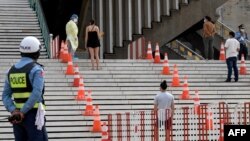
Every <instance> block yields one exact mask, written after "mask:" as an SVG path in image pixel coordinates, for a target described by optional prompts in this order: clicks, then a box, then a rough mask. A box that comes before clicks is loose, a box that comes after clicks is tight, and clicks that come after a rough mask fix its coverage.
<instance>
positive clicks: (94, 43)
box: [85, 20, 101, 70]
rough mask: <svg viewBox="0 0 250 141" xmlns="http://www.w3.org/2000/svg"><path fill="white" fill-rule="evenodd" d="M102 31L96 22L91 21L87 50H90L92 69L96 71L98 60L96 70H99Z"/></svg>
mask: <svg viewBox="0 0 250 141" xmlns="http://www.w3.org/2000/svg"><path fill="white" fill-rule="evenodd" d="M100 37H101V35H100V31H99V27H98V26H97V25H95V21H94V20H91V21H90V23H89V26H87V28H86V35H85V48H86V49H87V48H88V50H89V53H90V58H91V64H92V69H91V70H94V69H95V64H94V61H95V59H96V69H97V70H99V69H100V68H99V48H100Z"/></svg>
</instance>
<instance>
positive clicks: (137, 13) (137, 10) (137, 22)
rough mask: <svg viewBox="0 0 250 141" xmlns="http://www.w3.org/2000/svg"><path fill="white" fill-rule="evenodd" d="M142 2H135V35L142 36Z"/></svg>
mask: <svg viewBox="0 0 250 141" xmlns="http://www.w3.org/2000/svg"><path fill="white" fill-rule="evenodd" d="M141 10H142V2H141V0H136V1H135V33H136V34H141V31H142V20H141V19H142V14H141Z"/></svg>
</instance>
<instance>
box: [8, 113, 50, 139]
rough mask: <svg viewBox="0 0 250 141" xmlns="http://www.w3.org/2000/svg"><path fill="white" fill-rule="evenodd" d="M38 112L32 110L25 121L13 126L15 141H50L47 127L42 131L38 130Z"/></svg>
mask: <svg viewBox="0 0 250 141" xmlns="http://www.w3.org/2000/svg"><path fill="white" fill-rule="evenodd" d="M36 111H37V110H34V109H32V110H30V111H29V112H27V113H26V114H25V115H24V116H25V117H24V120H23V121H22V122H21V123H19V124H13V129H14V135H15V141H48V135H47V131H46V129H45V126H43V128H42V130H37V126H36V125H35V121H36Z"/></svg>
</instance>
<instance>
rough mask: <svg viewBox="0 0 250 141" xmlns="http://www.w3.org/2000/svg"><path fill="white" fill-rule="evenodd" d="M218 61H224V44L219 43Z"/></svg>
mask: <svg viewBox="0 0 250 141" xmlns="http://www.w3.org/2000/svg"><path fill="white" fill-rule="evenodd" d="M220 60H222V61H225V60H226V57H225V48H224V43H223V42H221V47H220Z"/></svg>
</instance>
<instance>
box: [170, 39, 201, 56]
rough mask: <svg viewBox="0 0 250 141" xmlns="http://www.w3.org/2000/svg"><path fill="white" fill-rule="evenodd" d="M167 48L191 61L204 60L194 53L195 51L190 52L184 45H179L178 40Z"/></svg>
mask: <svg viewBox="0 0 250 141" xmlns="http://www.w3.org/2000/svg"><path fill="white" fill-rule="evenodd" d="M168 46H169V47H170V48H171V49H173V50H175V51H177V53H179V54H181V55H183V56H184V57H185V58H186V59H191V60H204V58H203V57H202V56H201V55H199V54H198V53H196V52H195V51H193V50H191V49H190V48H188V47H187V46H186V45H184V44H183V43H181V42H180V41H178V40H174V41H172V42H170V43H169V44H168Z"/></svg>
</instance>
